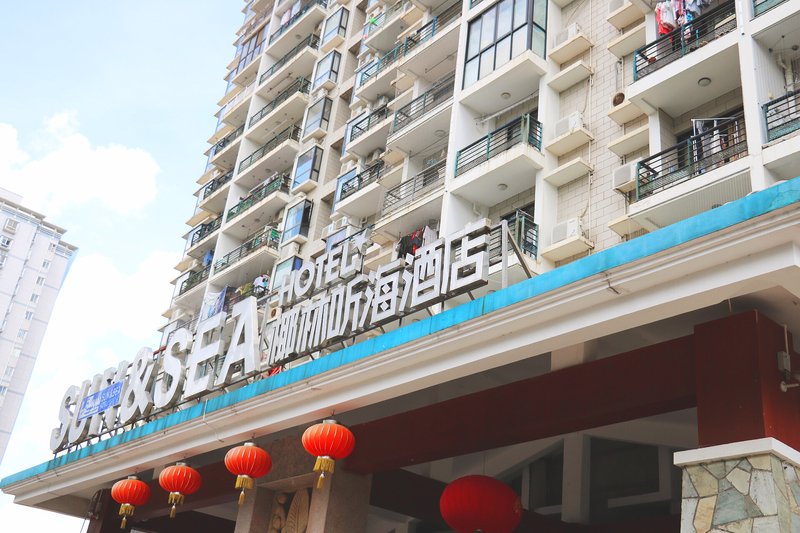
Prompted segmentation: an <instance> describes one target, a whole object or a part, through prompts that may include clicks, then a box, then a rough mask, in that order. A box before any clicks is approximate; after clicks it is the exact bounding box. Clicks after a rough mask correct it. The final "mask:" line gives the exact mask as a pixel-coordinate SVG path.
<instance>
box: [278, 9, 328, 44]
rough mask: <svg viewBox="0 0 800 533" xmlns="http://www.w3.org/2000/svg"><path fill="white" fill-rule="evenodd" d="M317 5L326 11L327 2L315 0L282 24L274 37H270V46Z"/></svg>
mask: <svg viewBox="0 0 800 533" xmlns="http://www.w3.org/2000/svg"><path fill="white" fill-rule="evenodd" d="M316 5H319V6H322V8H323V9H325V8H326V7H327V2H326V0H313V1H311V2H308V3H307V4H306V5H304V6H302V7H301V8H300V11H298V12H297V13H295V14H294V15H292V18H290V19H289V20H287V21H286V22H285V23H284V24H282V25H281V26H280V27H279V28H278V29H277V31H276V32H275V33H273V34H272V35H270V36H269V44H272V43H274V42H275V41H276V40H277V39H278V37H280V36H281V35H283V34H284V33H286V30H288V29H289V28H290V27H292V26H293V25H294V23H295V22H297V21H298V20H300V18H301V17H302V16H303V15H305V14H306V13H307V12H308V11H309V10H310V9H311V8H313V7H314V6H316Z"/></svg>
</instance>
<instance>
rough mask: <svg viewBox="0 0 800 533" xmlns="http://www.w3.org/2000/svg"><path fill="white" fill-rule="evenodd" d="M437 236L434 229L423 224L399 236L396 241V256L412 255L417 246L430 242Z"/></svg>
mask: <svg viewBox="0 0 800 533" xmlns="http://www.w3.org/2000/svg"><path fill="white" fill-rule="evenodd" d="M438 236H439V234H438V233H437V232H436V230H435V229H433V228H431V227H430V226H425V227H424V228H421V229H418V230H416V231H413V232H411V233H410V234H408V235H404V236H403V237H400V241H399V242H398V243H397V257H405V256H406V255H407V254H411V255H414V254H415V253H416V252H417V249H418V248H420V247H422V246H425V245H427V244H430V243H432V242H433V241H435V240H436V239H437V238H438Z"/></svg>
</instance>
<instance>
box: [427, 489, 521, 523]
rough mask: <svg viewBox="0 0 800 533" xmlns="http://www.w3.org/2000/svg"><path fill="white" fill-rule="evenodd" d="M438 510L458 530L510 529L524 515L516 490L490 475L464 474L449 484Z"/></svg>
mask: <svg viewBox="0 0 800 533" xmlns="http://www.w3.org/2000/svg"><path fill="white" fill-rule="evenodd" d="M439 510H440V511H441V513H442V518H444V521H445V522H447V525H449V526H450V527H451V528H453V529H454V530H455V531H457V532H458V533H474V532H475V531H482V532H483V533H511V532H512V531H514V529H516V527H517V526H518V525H519V521H520V520H521V519H522V504H521V503H520V501H519V496H517V493H516V492H514V490H513V489H512V488H511V487H509V486H508V485H506V484H505V483H502V482H501V481H497V480H496V479H494V478H491V477H487V476H465V477H462V478H459V479H457V480H455V481H453V482H452V483H450V484H449V485H447V487H445V489H444V492H442V497H441V498H440V499H439Z"/></svg>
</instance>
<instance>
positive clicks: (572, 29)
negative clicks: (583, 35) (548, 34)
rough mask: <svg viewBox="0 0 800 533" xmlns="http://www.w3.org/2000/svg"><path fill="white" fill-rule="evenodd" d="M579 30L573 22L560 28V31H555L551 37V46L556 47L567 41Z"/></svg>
mask: <svg viewBox="0 0 800 533" xmlns="http://www.w3.org/2000/svg"><path fill="white" fill-rule="evenodd" d="M580 31H581V27H580V26H578V25H577V24H575V23H573V24H570V25H569V26H567V27H566V28H564V29H563V30H561V31H560V32H558V33H556V36H555V38H554V39H553V48H557V47H559V46H561V45H562V44H564V43H565V42H567V41H569V40H570V39H572V38H573V37H575V36H576V35H578V33H579V32H580Z"/></svg>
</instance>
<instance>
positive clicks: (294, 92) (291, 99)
mask: <svg viewBox="0 0 800 533" xmlns="http://www.w3.org/2000/svg"><path fill="white" fill-rule="evenodd" d="M310 89H311V82H310V81H308V80H307V79H305V78H297V79H296V80H295V81H293V82H292V83H291V84H290V85H289V86H288V87H286V88H285V89H284V90H282V91H281V92H280V93H278V95H277V96H276V97H275V98H273V99H272V100H271V101H270V102H268V103H267V104H266V105H265V106H264V107H262V108H261V109H259V110H258V111H256V112H255V113H253V116H251V117H250V120H249V121H248V127H249V128H250V129H249V130H248V131H247V133H246V134H245V135H246V136H247V138H248V139H252V140H254V141H257V142H260V143H261V142H265V141H266V140H267V139H269V137H270V135H271V133H272V131H273V127H274V123H273V124H271V122H273V121H271V120H269V119H270V118H271V117H274V116H280V121H281V122H282V123H286V122H287V121H288V122H289V123H292V124H294V123H297V122H300V121H301V120H302V119H303V114H304V113H305V110H306V106H307V105H308V92H309V90H310Z"/></svg>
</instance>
